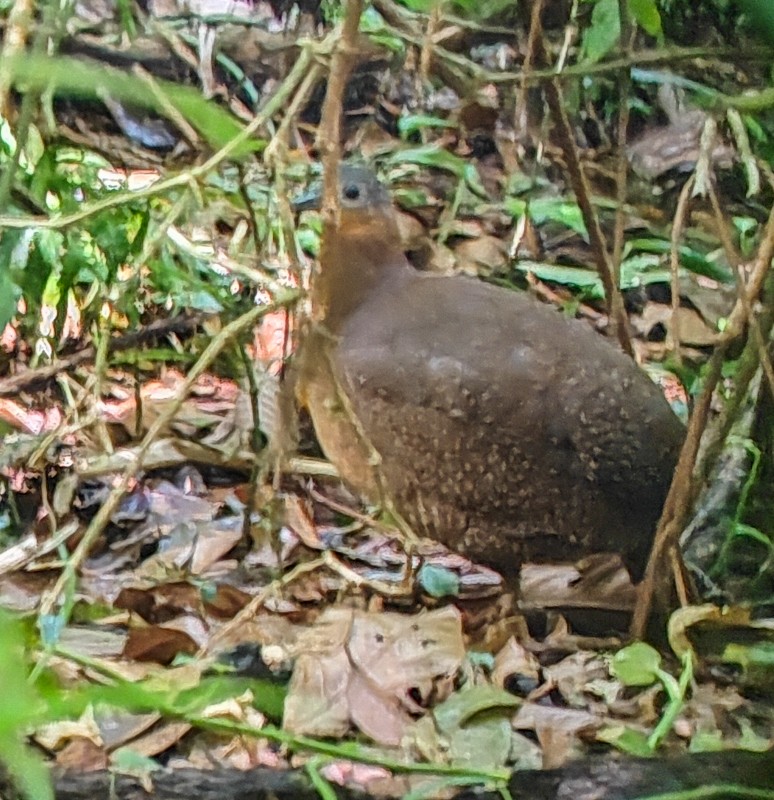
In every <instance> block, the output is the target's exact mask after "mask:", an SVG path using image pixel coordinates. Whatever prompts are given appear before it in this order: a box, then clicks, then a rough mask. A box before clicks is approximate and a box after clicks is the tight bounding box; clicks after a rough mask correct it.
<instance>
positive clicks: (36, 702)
mask: <svg viewBox="0 0 774 800" xmlns="http://www.w3.org/2000/svg"><path fill="white" fill-rule="evenodd" d="M0 684H1V685H2V687H3V690H2V692H0V763H2V764H3V766H4V767H5V769H6V770H7V771H8V773H9V775H11V777H12V778H13V779H14V780H15V782H16V785H17V786H18V788H19V790H20V791H21V792H22V794H23V795H24V797H27V798H30V800H53V797H54V792H53V789H52V786H51V780H50V778H49V775H48V770H47V769H46V766H45V764H44V763H43V761H42V759H41V758H40V756H39V755H37V754H36V753H35V752H34V751H33V750H31V749H30V748H29V747H27V745H26V744H25V743H24V735H25V733H26V731H27V729H28V728H30V727H31V726H32V725H33V724H35V723H36V722H38V721H40V720H41V718H42V712H43V703H42V702H41V699H40V697H39V695H38V693H37V692H36V690H35V688H34V687H33V686H31V685H30V684H29V682H28V680H27V662H26V659H25V647H24V638H23V634H22V626H21V625H20V623H19V622H18V621H17V620H15V619H14V618H13V617H11V616H10V614H8V613H6V612H5V611H3V610H1V609H0Z"/></svg>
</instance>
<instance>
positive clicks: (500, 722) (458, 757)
mask: <svg viewBox="0 0 774 800" xmlns="http://www.w3.org/2000/svg"><path fill="white" fill-rule="evenodd" d="M511 735H512V731H511V722H510V720H509V719H508V718H507V717H504V716H502V715H501V714H497V715H496V716H489V715H483V714H481V715H479V716H478V717H476V718H475V719H472V720H470V721H469V722H468V723H467V724H466V725H465V727H463V728H458V729H457V730H456V731H454V733H453V734H452V735H451V738H450V741H449V756H450V757H451V760H452V763H453V764H455V765H456V766H469V767H475V768H476V769H497V768H498V767H502V766H503V765H504V764H505V762H506V761H507V759H508V754H509V753H510V750H511Z"/></svg>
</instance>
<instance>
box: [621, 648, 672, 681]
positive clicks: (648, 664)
mask: <svg viewBox="0 0 774 800" xmlns="http://www.w3.org/2000/svg"><path fill="white" fill-rule="evenodd" d="M611 671H612V673H613V675H615V677H616V678H618V680H619V681H621V683H623V685H624V686H650V685H651V684H653V683H655V682H656V681H657V680H659V677H660V674H661V655H660V654H659V652H658V650H656V649H655V648H654V647H651V646H650V645H649V644H646V643H645V642H634V644H630V645H629V646H628V647H624V648H623V649H622V650H619V651H618V652H617V653H616V654H615V656H613V662H612V664H611Z"/></svg>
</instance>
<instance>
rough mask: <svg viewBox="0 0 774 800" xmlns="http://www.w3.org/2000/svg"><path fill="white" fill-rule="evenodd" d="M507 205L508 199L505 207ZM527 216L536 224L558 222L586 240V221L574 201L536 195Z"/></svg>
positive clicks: (531, 201)
mask: <svg viewBox="0 0 774 800" xmlns="http://www.w3.org/2000/svg"><path fill="white" fill-rule="evenodd" d="M507 206H508V201H506V208H507ZM529 216H530V218H531V219H532V221H533V222H534V223H535V224H536V225H542V224H544V223H546V222H558V223H559V224H560V225H565V226H566V227H568V228H570V230H573V231H575V233H577V234H579V235H580V236H582V237H583V238H584V240H585V241H588V232H587V231H586V223H585V222H584V221H583V214H581V210H580V206H579V205H578V204H577V203H576V202H575V201H572V200H565V199H564V198H563V197H538V198H535V199H534V200H530V203H529Z"/></svg>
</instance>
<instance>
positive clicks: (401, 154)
mask: <svg viewBox="0 0 774 800" xmlns="http://www.w3.org/2000/svg"><path fill="white" fill-rule="evenodd" d="M387 161H388V163H390V164H417V165H419V166H421V167H432V168H434V169H440V170H443V171H444V172H450V173H451V174H452V175H455V176H456V177H457V178H459V179H460V180H464V179H465V176H466V172H467V169H468V166H469V165H468V162H467V161H466V160H465V159H464V158H460V157H459V156H455V155H454V153H450V152H449V151H448V150H444V149H443V148H442V147H438V145H435V144H428V145H422V146H421V147H411V148H409V149H407V150H399V151H398V152H396V153H393V154H392V155H391V156H390V157H389V159H388V160H387Z"/></svg>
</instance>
